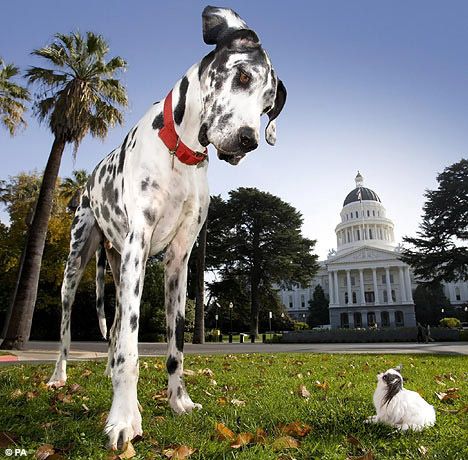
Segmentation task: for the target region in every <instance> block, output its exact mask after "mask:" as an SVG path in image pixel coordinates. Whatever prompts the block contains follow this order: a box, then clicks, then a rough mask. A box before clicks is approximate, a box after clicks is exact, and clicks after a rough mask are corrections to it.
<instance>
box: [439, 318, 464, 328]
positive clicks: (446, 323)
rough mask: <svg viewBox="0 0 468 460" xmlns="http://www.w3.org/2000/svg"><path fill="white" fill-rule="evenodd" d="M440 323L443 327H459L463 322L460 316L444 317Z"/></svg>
mask: <svg viewBox="0 0 468 460" xmlns="http://www.w3.org/2000/svg"><path fill="white" fill-rule="evenodd" d="M439 324H440V325H441V327H449V328H450V329H457V328H459V327H460V326H461V322H460V320H459V319H458V318H442V319H441V320H440V321H439Z"/></svg>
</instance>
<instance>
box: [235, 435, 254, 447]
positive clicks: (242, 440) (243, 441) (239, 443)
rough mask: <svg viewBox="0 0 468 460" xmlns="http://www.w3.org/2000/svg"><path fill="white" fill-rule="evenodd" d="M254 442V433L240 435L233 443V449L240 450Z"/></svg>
mask: <svg viewBox="0 0 468 460" xmlns="http://www.w3.org/2000/svg"><path fill="white" fill-rule="evenodd" d="M253 440H254V435H253V434H252V433H239V434H238V435H237V437H236V439H235V440H234V441H233V442H232V443H231V447H232V448H233V449H239V448H240V447H243V446H246V445H247V444H250V443H251V442H252V441H253Z"/></svg>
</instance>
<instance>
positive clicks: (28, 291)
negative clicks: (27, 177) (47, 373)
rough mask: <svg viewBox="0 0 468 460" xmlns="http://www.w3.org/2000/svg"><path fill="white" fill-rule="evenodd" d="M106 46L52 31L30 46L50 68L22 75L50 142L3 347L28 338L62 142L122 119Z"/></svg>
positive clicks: (122, 98) (113, 63) (117, 64)
mask: <svg viewBox="0 0 468 460" xmlns="http://www.w3.org/2000/svg"><path fill="white" fill-rule="evenodd" d="M108 51H109V47H108V45H107V43H106V42H105V41H104V39H103V38H102V37H101V36H100V35H95V34H94V33H92V32H88V33H87V34H86V36H85V37H83V36H81V35H80V34H79V33H72V34H70V35H63V34H57V35H56V36H55V40H54V42H53V43H52V44H50V45H49V46H46V47H45V48H41V49H38V50H35V51H33V53H32V54H33V55H34V56H38V57H40V58H43V59H45V60H46V61H47V63H48V64H49V65H51V67H52V68H43V67H30V68H29V69H28V70H27V72H26V76H27V78H28V80H29V82H30V83H38V84H40V85H41V88H42V90H43V92H42V94H41V95H40V97H39V98H38V100H37V102H36V103H35V114H36V116H37V117H38V118H39V120H40V121H45V122H47V124H48V126H49V128H50V130H51V131H52V134H53V135H54V142H53V144H52V149H51V152H50V155H49V159H48V161H47V165H46V168H45V170H44V175H43V179H42V184H41V190H40V192H39V197H38V200H37V205H36V210H35V212H34V217H33V221H32V223H31V226H30V230H29V233H28V238H27V241H26V247H25V256H24V264H23V267H22V270H21V272H20V274H19V281H18V289H17V293H16V296H15V299H14V304H13V305H14V306H13V312H12V315H11V319H10V323H9V325H8V331H7V335H6V337H5V340H4V341H3V344H2V348H4V349H21V348H23V347H24V345H25V343H26V342H27V341H28V340H29V335H30V332H31V323H32V316H33V312H34V304H35V302H36V295H37V286H38V283H39V273H40V268H41V260H42V254H43V251H44V244H45V239H46V234H47V227H48V223H49V218H50V213H51V209H52V199H53V192H54V188H55V184H56V181H57V176H58V171H59V167H60V161H61V158H62V153H63V150H64V148H65V145H66V144H68V143H72V144H74V152H76V150H77V148H78V145H79V144H80V141H81V140H82V139H83V138H84V136H85V135H86V134H87V133H88V132H89V133H91V135H92V136H94V137H100V138H104V137H105V136H106V135H107V132H108V130H109V128H110V127H112V126H114V125H115V124H116V123H119V124H122V121H123V116H122V113H121V111H120V108H119V107H118V106H120V107H125V106H126V105H127V94H126V91H125V88H124V87H123V86H122V85H121V83H120V82H119V80H117V79H116V78H115V74H116V73H117V72H119V71H122V70H125V67H126V63H125V61H124V60H123V59H122V58H120V57H114V58H112V59H110V60H109V61H107V62H106V60H105V57H106V54H107V53H108Z"/></svg>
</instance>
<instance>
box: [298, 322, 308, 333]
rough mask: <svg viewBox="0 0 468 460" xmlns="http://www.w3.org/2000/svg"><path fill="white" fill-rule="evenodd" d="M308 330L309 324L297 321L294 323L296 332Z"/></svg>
mask: <svg viewBox="0 0 468 460" xmlns="http://www.w3.org/2000/svg"><path fill="white" fill-rule="evenodd" d="M306 329H310V327H309V325H308V324H307V323H303V322H302V321H295V322H294V330H295V331H304V330H306Z"/></svg>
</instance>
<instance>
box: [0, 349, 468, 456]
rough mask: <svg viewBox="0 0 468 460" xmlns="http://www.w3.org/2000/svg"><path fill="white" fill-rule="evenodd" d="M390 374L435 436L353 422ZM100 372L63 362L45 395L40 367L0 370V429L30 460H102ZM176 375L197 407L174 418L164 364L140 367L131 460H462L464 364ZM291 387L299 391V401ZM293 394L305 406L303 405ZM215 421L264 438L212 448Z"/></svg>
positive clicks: (304, 359)
mask: <svg viewBox="0 0 468 460" xmlns="http://www.w3.org/2000/svg"><path fill="white" fill-rule="evenodd" d="M398 364H403V375H404V377H405V379H406V383H405V386H406V387H407V388H409V389H412V390H417V391H418V392H420V393H421V395H422V396H423V397H424V398H425V399H426V400H427V401H428V402H429V403H431V404H433V405H434V406H435V407H436V411H437V423H436V426H435V427H433V428H430V429H428V430H426V431H424V432H422V433H414V432H408V433H399V432H396V431H394V430H393V429H391V428H389V427H386V426H380V425H366V424H364V423H363V421H364V419H365V418H366V417H367V416H369V415H372V414H373V413H374V409H373V405H372V394H373V391H374V389H375V383H376V374H377V372H381V371H384V370H386V369H388V368H389V367H392V366H396V365H398ZM104 368H105V364H104V363H103V362H87V363H85V362H83V363H78V364H71V365H70V366H69V373H68V383H67V386H66V387H64V388H62V389H60V390H53V391H52V390H47V389H46V388H45V386H44V382H45V381H47V378H48V376H49V375H50V373H51V372H52V366H51V365H39V366H32V365H15V366H6V367H1V368H0V401H1V407H0V431H4V432H6V433H7V434H8V436H9V437H11V438H13V439H15V441H16V444H17V445H18V446H20V447H22V448H25V449H28V450H29V452H31V453H32V454H34V452H36V450H37V449H38V448H39V447H40V446H41V445H43V444H51V445H53V446H54V447H55V448H56V450H57V452H58V453H59V455H58V456H56V457H55V458H70V459H87V460H88V459H107V458H109V452H108V451H106V449H105V443H106V439H105V437H104V435H103V434H102V429H103V426H104V421H105V417H106V415H107V411H108V410H109V407H110V403H111V382H110V381H109V380H108V379H107V378H106V377H104V376H103V372H104ZM185 368H186V369H188V370H189V371H193V372H189V373H190V375H187V376H186V385H187V389H188V391H189V393H190V395H191V397H192V399H193V400H194V401H195V402H199V403H201V404H203V409H202V410H201V411H199V412H196V413H194V414H191V415H187V416H182V417H176V416H173V415H172V413H171V411H170V409H169V407H168V405H167V402H166V401H165V399H164V390H165V387H166V374H165V370H164V361H163V360H162V359H141V361H140V381H139V400H140V403H141V405H142V406H143V413H142V416H143V429H144V432H145V433H144V437H143V439H142V440H141V441H139V442H138V443H135V445H134V447H135V450H136V456H135V457H133V458H135V459H158V458H167V457H166V456H165V455H164V452H163V451H164V450H165V449H168V448H170V447H173V448H174V447H177V446H179V445H186V446H189V447H191V448H193V449H196V451H195V452H194V453H193V454H192V455H191V456H190V459H232V458H238V459H255V460H257V459H259V460H263V459H281V460H292V459H297V460H299V459H345V458H347V457H351V456H356V457H358V456H362V455H363V454H365V453H366V452H371V453H372V455H370V454H369V455H367V457H362V458H366V459H371V458H375V459H389V460H390V459H391V460H397V459H405V460H406V459H419V458H427V459H444V460H452V459H453V460H455V459H460V460H462V459H463V460H466V459H468V447H467V438H468V436H467V429H468V424H467V417H468V412H467V410H466V408H467V379H468V358H467V357H461V356H460V357H459V356H431V355H417V356H416V355H415V356H409V355H382V356H376V355H322V354H320V355H314V354H306V355H300V354H275V355H265V354H263V355H258V354H249V355H247V354H244V355H235V356H233V355H227V356H208V357H207V356H186V359H185ZM74 384H79V386H77V385H74ZM300 385H304V386H305V388H302V392H301V391H298V390H299V388H300ZM450 388H458V390H453V392H452V393H451V395H452V396H454V399H447V400H445V401H441V400H439V398H438V397H437V396H436V392H439V393H440V392H444V390H447V389H450ZM304 390H307V391H308V392H310V397H304V396H307V391H304ZM300 393H302V395H301V394H300ZM449 393H450V391H449ZM293 422H300V423H301V424H306V425H308V426H310V433H309V434H307V435H306V436H303V437H302V436H300V435H303V434H305V432H307V431H308V430H307V427H306V426H304V425H301V428H302V429H304V428H305V429H304V430H303V431H304V432H303V433H300V432H299V431H301V430H297V429H292V428H291V426H290V429H289V431H288V429H287V428H286V429H285V428H284V425H287V424H290V423H293ZM216 423H222V424H224V425H225V426H226V427H227V428H229V429H230V430H232V431H233V432H234V433H235V434H236V435H237V434H239V433H241V432H250V433H252V434H255V433H256V431H257V429H262V430H264V432H262V435H261V436H260V438H261V439H256V440H255V439H254V440H253V441H252V442H251V443H249V444H248V445H246V446H244V447H241V448H233V447H231V443H232V441H229V440H220V439H218V435H217V431H216V430H215V425H216ZM296 428H297V426H296ZM265 433H266V434H265ZM286 435H290V436H293V437H294V438H295V439H296V440H297V441H299V443H298V447H295V448H294V447H293V448H288V445H291V444H293V445H294V444H296V442H295V441H292V440H291V439H290V438H286V437H285V436H286ZM350 436H352V437H350ZM247 437H248V436H247ZM4 438H5V436H2V443H3V444H2V448H1V449H0V458H2V455H3V452H4V447H5V446H4V444H5V439H4ZM265 438H266V439H265ZM279 438H282V439H280V441H278V439H279ZM358 443H360V447H357V446H356V444H358ZM282 446H283V448H282ZM61 456H62V457H61ZM5 458H6V457H5ZM358 458H359V457H358Z"/></svg>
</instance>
